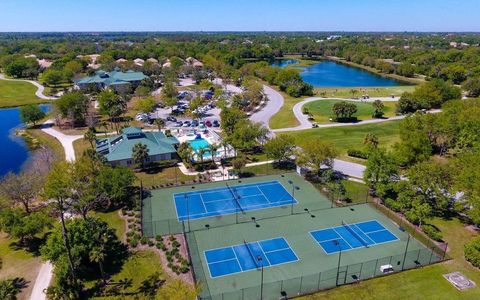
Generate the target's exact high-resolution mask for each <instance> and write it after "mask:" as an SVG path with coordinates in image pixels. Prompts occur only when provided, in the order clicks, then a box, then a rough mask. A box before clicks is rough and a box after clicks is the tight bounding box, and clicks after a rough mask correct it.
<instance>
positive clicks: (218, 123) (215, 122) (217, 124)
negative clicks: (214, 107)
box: [212, 120, 220, 127]
mask: <svg viewBox="0 0 480 300" xmlns="http://www.w3.org/2000/svg"><path fill="white" fill-rule="evenodd" d="M212 126H213V127H220V122H218V120H213V123H212Z"/></svg>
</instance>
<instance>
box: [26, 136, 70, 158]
mask: <svg viewBox="0 0 480 300" xmlns="http://www.w3.org/2000/svg"><path fill="white" fill-rule="evenodd" d="M27 132H28V133H29V134H31V135H32V136H33V137H35V138H36V139H37V140H38V141H39V142H40V144H42V145H45V146H46V147H48V148H50V149H51V150H52V151H53V153H54V155H55V160H64V159H65V151H64V150H63V146H62V144H60V142H59V141H58V140H57V139H56V138H54V137H53V136H51V135H49V134H47V133H45V132H43V131H42V130H40V129H27Z"/></svg>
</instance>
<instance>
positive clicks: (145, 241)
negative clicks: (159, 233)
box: [140, 236, 148, 245]
mask: <svg viewBox="0 0 480 300" xmlns="http://www.w3.org/2000/svg"><path fill="white" fill-rule="evenodd" d="M147 243H148V238H147V237H146V236H142V238H141V239H140V244H142V245H146V244H147Z"/></svg>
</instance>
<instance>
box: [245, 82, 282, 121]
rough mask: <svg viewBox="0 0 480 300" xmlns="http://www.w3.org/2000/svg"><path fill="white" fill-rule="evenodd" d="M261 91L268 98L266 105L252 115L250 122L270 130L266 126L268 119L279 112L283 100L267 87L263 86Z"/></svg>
mask: <svg viewBox="0 0 480 300" xmlns="http://www.w3.org/2000/svg"><path fill="white" fill-rule="evenodd" d="M263 91H264V92H265V95H266V96H267V98H268V101H267V104H266V105H265V106H264V107H263V108H262V109H261V110H260V111H258V112H256V113H254V114H252V115H251V116H250V120H252V121H253V122H257V123H262V124H263V125H264V126H265V127H267V128H268V129H270V126H269V125H268V124H269V122H270V119H271V118H272V117H273V116H274V115H275V114H276V113H278V112H279V111H280V109H281V108H282V106H283V103H284V102H285V100H284V98H283V96H282V95H281V94H280V93H279V92H277V91H276V90H274V89H272V88H271V87H269V86H266V85H264V86H263Z"/></svg>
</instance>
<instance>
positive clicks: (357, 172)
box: [333, 159, 366, 180]
mask: <svg viewBox="0 0 480 300" xmlns="http://www.w3.org/2000/svg"><path fill="white" fill-rule="evenodd" d="M365 168H366V167H365V166H364V165H361V164H357V163H352V162H348V161H344V160H340V159H334V161H333V169H334V170H335V171H338V172H340V173H342V174H344V175H346V176H349V177H355V178H358V179H361V180H363V172H364V171H365Z"/></svg>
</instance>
